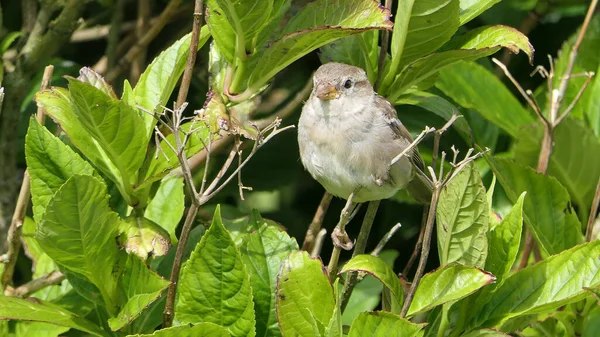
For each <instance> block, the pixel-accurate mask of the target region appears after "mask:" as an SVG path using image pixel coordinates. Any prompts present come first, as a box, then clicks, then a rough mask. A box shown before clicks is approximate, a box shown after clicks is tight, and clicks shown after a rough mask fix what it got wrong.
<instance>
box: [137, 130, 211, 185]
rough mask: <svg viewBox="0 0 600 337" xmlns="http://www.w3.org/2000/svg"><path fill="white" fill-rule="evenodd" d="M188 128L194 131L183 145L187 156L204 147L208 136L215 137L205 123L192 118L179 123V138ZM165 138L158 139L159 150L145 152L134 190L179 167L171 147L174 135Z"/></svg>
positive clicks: (182, 136)
mask: <svg viewBox="0 0 600 337" xmlns="http://www.w3.org/2000/svg"><path fill="white" fill-rule="evenodd" d="M190 130H194V132H192V133H191V134H190V135H189V137H188V140H187V143H186V146H185V151H184V152H185V155H186V157H187V158H189V157H191V156H193V155H194V154H196V153H198V152H200V151H201V150H202V149H204V144H208V139H209V138H208V137H209V136H210V137H211V139H212V140H214V139H216V138H217V135H215V134H211V133H210V132H209V128H208V126H207V125H206V124H204V123H202V122H200V123H198V122H197V121H195V120H194V121H191V122H188V123H185V124H183V125H181V133H180V137H181V138H180V139H182V140H183V139H184V138H185V133H186V132H189V131H190ZM165 138H166V140H164V139H163V140H161V141H160V150H155V151H156V152H155V151H148V153H147V154H146V160H145V161H144V164H143V165H142V168H141V170H140V173H139V177H138V186H136V190H140V189H143V188H145V187H147V186H148V184H150V183H153V182H155V181H158V180H161V179H162V178H164V177H165V176H166V175H167V174H169V172H171V171H172V170H173V169H175V168H177V167H179V160H178V158H177V153H176V152H174V151H173V149H176V141H175V135H173V134H169V135H168V136H167V137H165ZM167 142H168V143H167ZM169 144H170V145H169Z"/></svg>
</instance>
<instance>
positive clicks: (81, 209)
mask: <svg viewBox="0 0 600 337" xmlns="http://www.w3.org/2000/svg"><path fill="white" fill-rule="evenodd" d="M119 221H120V220H119V216H118V215H117V214H116V213H115V212H113V211H111V210H110V208H109V207H108V194H107V193H106V186H105V185H104V183H103V182H101V181H100V180H98V179H97V178H94V177H92V176H83V175H74V176H73V177H71V178H70V179H69V180H67V182H66V183H65V184H64V185H63V186H62V187H61V188H60V189H59V190H58V191H57V192H56V194H55V195H54V197H53V198H52V199H51V200H50V202H49V203H48V206H47V208H46V212H45V213H44V217H43V219H42V221H41V222H40V223H39V224H38V228H37V232H36V239H37V240H38V242H39V244H40V246H41V247H42V248H43V249H44V251H45V252H46V254H48V255H49V256H50V257H51V258H52V259H53V260H54V261H55V262H56V263H57V264H59V265H61V266H63V267H64V268H66V269H68V270H70V271H72V272H73V273H76V274H78V275H80V277H83V278H85V279H87V280H89V281H91V282H92V283H93V284H94V285H96V286H97V287H98V289H99V290H100V293H101V294H102V298H103V300H104V302H105V303H106V305H107V309H108V310H109V312H114V311H115V310H116V308H117V303H118V291H117V286H118V284H117V283H118V277H119V274H120V272H121V270H122V268H123V266H122V264H123V262H125V261H123V259H122V258H121V257H122V255H121V254H122V253H121V252H120V251H119V248H118V247H117V244H116V242H115V237H116V236H117V227H118V225H119Z"/></svg>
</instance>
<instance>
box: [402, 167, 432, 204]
mask: <svg viewBox="0 0 600 337" xmlns="http://www.w3.org/2000/svg"><path fill="white" fill-rule="evenodd" d="M406 189H407V190H408V193H410V195H411V196H412V197H413V198H415V200H417V201H418V202H420V203H422V204H424V205H429V203H430V202H431V193H432V191H433V186H432V185H431V182H430V181H429V179H428V178H427V176H426V175H425V173H424V172H423V171H421V170H420V169H419V168H418V167H415V176H414V178H413V179H412V180H411V181H410V183H408V185H407V186H406Z"/></svg>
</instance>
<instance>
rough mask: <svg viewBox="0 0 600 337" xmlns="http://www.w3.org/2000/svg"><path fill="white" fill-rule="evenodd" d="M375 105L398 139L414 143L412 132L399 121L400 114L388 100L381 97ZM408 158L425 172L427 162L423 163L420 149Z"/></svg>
mask: <svg viewBox="0 0 600 337" xmlns="http://www.w3.org/2000/svg"><path fill="white" fill-rule="evenodd" d="M375 105H376V106H377V107H378V109H377V110H378V111H382V112H383V114H384V117H385V118H386V120H387V121H388V124H389V125H390V128H392V130H393V132H394V134H395V136H396V139H406V140H407V141H408V144H410V143H412V142H413V138H412V136H411V134H410V132H408V129H406V127H405V126H404V125H403V124H402V122H400V120H399V119H398V114H397V113H396V109H394V106H393V105H392V104H391V103H390V102H389V101H388V100H386V99H385V98H383V97H382V96H379V95H377V96H376V97H375ZM407 156H408V158H409V159H410V161H411V163H412V164H413V165H414V166H415V167H417V168H418V169H419V170H420V171H421V172H423V171H424V170H425V162H424V161H423V157H421V155H420V154H419V149H417V147H414V148H413V149H412V150H411V151H410V152H409V153H408V155H407Z"/></svg>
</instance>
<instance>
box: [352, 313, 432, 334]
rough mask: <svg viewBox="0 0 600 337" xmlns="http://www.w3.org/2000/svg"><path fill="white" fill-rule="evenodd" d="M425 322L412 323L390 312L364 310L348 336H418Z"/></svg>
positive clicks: (354, 322)
mask: <svg viewBox="0 0 600 337" xmlns="http://www.w3.org/2000/svg"><path fill="white" fill-rule="evenodd" d="M424 326H425V325H424V324H415V323H411V322H410V321H409V320H407V319H404V318H400V316H397V315H394V314H392V313H389V312H384V311H376V312H364V313H361V314H360V315H358V317H356V319H354V321H353V322H352V325H351V326H350V332H348V337H362V336H373V337H409V336H417V333H418V332H419V331H421V329H423V328H424Z"/></svg>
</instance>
